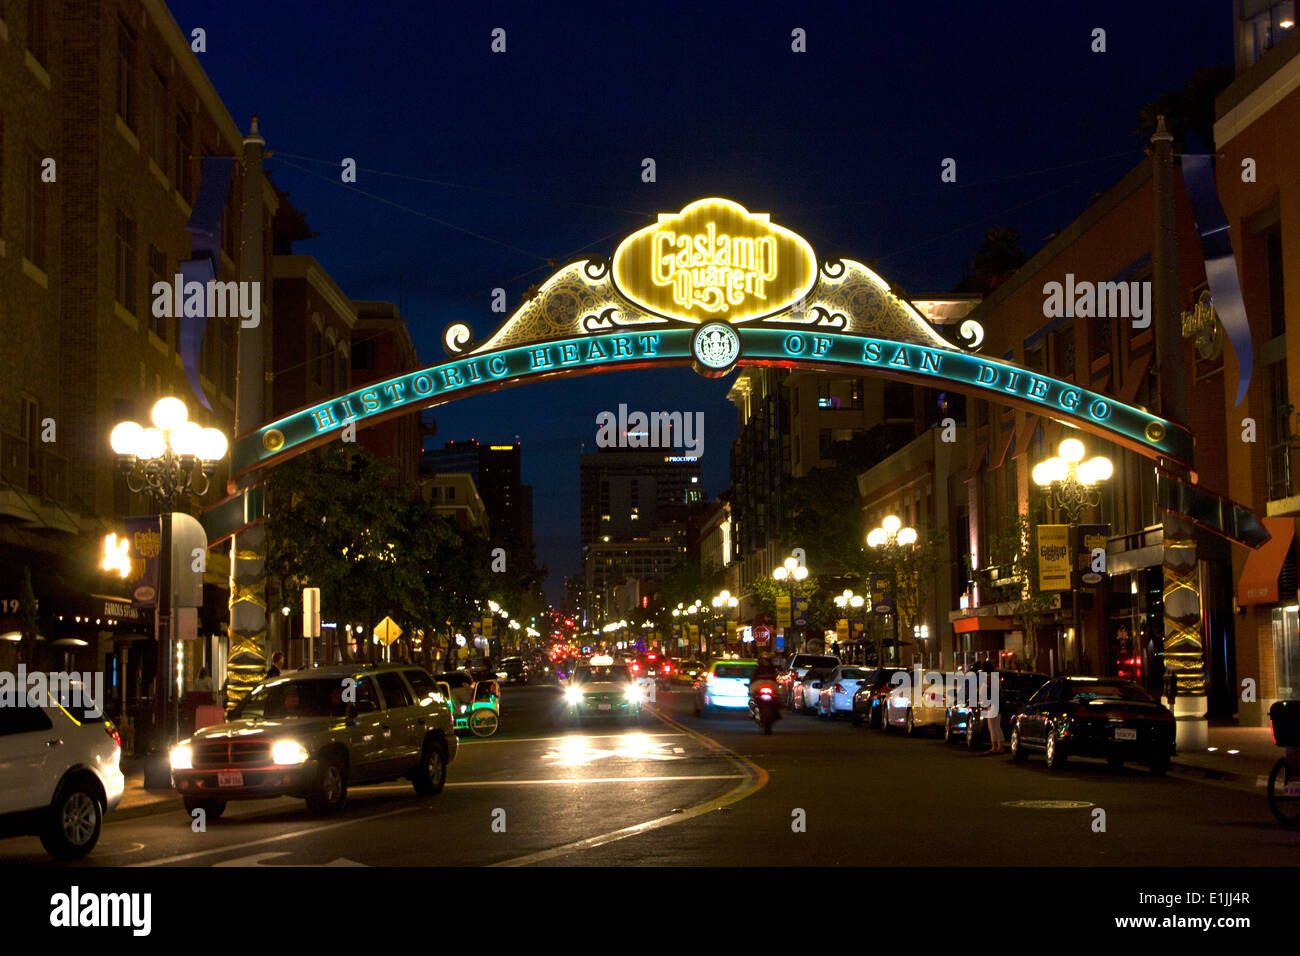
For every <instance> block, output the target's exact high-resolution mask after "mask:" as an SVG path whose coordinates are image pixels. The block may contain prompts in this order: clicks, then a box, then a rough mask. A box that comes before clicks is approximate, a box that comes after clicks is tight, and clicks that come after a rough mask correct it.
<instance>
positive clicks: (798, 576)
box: [772, 555, 808, 654]
mask: <svg viewBox="0 0 1300 956" xmlns="http://www.w3.org/2000/svg"><path fill="white" fill-rule="evenodd" d="M772 577H773V578H774V579H776V580H777V581H780V582H782V583H783V584H785V587H786V591H787V592H788V593H789V595H790V630H791V632H792V633H791V641H790V645H791V646H789V647H787V648H786V649H785V652H786V653H787V654H790V653H793V652H794V646H793V645H794V640H793V637H794V634H793V631H794V589H795V582H797V581H802V580H803V579H804V578H806V577H808V569H807V568H806V567H804V566H803V565H802V564H800V563H799V559H798V558H796V557H794V556H793V555H792V556H790V557H788V558H786V559H785V562H784V563H783V564H781V565H780V566H779V567H777V568H775V569H774V570H773V571H772ZM803 644H804V641H800V650H802V649H803Z"/></svg>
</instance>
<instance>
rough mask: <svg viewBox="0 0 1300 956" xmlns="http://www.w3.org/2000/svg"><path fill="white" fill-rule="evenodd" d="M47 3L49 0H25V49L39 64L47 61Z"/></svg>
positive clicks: (44, 63)
mask: <svg viewBox="0 0 1300 956" xmlns="http://www.w3.org/2000/svg"><path fill="white" fill-rule="evenodd" d="M48 3H49V0H27V49H28V51H29V52H30V53H31V55H32V56H33V57H35V59H36V62H37V63H39V64H40V65H41V66H45V65H46V62H47V61H46V56H47V53H48V49H47V45H46V44H47V40H46V29H45V8H46V5H47V4H48Z"/></svg>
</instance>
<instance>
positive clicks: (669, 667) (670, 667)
mask: <svg viewBox="0 0 1300 956" xmlns="http://www.w3.org/2000/svg"><path fill="white" fill-rule="evenodd" d="M672 672H673V665H671V664H664V673H665V674H671V673H672Z"/></svg>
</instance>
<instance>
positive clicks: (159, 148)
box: [149, 69, 167, 169]
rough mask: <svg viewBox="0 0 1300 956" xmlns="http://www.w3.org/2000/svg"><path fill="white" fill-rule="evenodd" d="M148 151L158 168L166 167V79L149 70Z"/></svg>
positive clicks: (155, 71) (154, 70)
mask: <svg viewBox="0 0 1300 956" xmlns="http://www.w3.org/2000/svg"><path fill="white" fill-rule="evenodd" d="M149 100H150V103H149V153H150V155H152V156H153V161H154V162H155V163H157V164H158V168H159V169H166V168H167V81H166V80H164V79H163V76H162V74H161V73H160V72H158V70H156V69H151V70H150V71H149Z"/></svg>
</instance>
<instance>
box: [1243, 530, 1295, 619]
mask: <svg viewBox="0 0 1300 956" xmlns="http://www.w3.org/2000/svg"><path fill="white" fill-rule="evenodd" d="M1263 522H1264V527H1265V529H1267V531H1268V533H1269V534H1271V535H1272V536H1273V537H1272V538H1270V539H1269V540H1268V541H1266V542H1264V544H1262V545H1261V546H1260V547H1258V548H1256V549H1255V550H1254V551H1252V552H1250V554H1249V555H1248V556H1247V558H1246V566H1245V568H1243V569H1242V572H1241V578H1240V580H1238V581H1237V603H1238V604H1240V605H1242V606H1243V607H1244V606H1246V605H1248V604H1276V603H1277V601H1278V594H1277V576H1278V573H1279V572H1280V571H1281V570H1282V565H1283V564H1285V563H1286V558H1287V555H1288V554H1290V553H1291V538H1292V537H1293V536H1294V535H1295V520H1294V519H1293V518H1264V519H1263Z"/></svg>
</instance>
